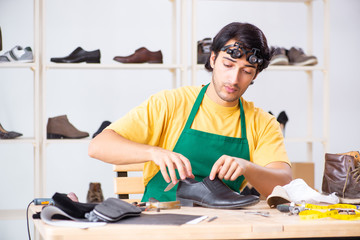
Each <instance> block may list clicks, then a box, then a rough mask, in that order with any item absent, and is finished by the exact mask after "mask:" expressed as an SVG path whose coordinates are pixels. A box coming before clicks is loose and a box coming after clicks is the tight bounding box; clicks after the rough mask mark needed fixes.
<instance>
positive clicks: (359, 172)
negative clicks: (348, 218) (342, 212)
mask: <svg viewBox="0 0 360 240" xmlns="http://www.w3.org/2000/svg"><path fill="white" fill-rule="evenodd" d="M350 161H351V160H349V162H350ZM350 168H351V166H350V164H349V167H348V169H347V171H346V180H345V184H344V187H343V196H342V197H343V198H345V191H346V186H347V182H348V180H349V175H350V174H354V175H353V178H354V179H355V181H356V183H358V182H359V180H360V161H357V162H356V166H355V168H354V169H353V170H351V171H350Z"/></svg>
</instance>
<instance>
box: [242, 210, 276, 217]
mask: <svg viewBox="0 0 360 240" xmlns="http://www.w3.org/2000/svg"><path fill="white" fill-rule="evenodd" d="M245 213H246V214H255V215H260V216H263V217H270V213H269V212H262V211H255V212H252V211H248V212H245Z"/></svg>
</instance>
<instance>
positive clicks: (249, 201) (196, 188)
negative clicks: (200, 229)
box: [176, 177, 259, 209]
mask: <svg viewBox="0 0 360 240" xmlns="http://www.w3.org/2000/svg"><path fill="white" fill-rule="evenodd" d="M176 199H177V200H178V201H180V204H181V205H182V206H194V205H200V206H203V207H208V208H223V209H233V208H242V207H246V206H251V205H254V204H256V203H258V202H259V197H258V196H254V195H246V196H245V195H241V194H239V193H237V192H234V191H233V190H231V189H230V188H229V187H228V186H226V185H225V183H223V182H222V181H221V180H220V179H219V178H218V177H216V178H215V179H214V180H210V178H209V177H206V178H204V179H203V181H202V182H198V181H196V180H194V179H190V178H187V179H185V180H182V181H179V186H178V188H177V191H176Z"/></svg>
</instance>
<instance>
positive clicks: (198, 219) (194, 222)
mask: <svg viewBox="0 0 360 240" xmlns="http://www.w3.org/2000/svg"><path fill="white" fill-rule="evenodd" d="M207 218H208V216H201V217H198V218H195V219H194V220H191V221H188V222H186V223H185V224H198V223H199V222H201V221H203V220H205V219H207Z"/></svg>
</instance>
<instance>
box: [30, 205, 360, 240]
mask: <svg viewBox="0 0 360 240" xmlns="http://www.w3.org/2000/svg"><path fill="white" fill-rule="evenodd" d="M41 207H42V206H35V205H31V206H30V210H31V211H30V216H29V217H30V218H31V215H32V214H31V213H35V212H38V211H40V209H41ZM256 211H261V212H269V216H268V217H266V216H261V215H256V214H253V213H249V212H256ZM160 213H176V214H190V215H206V216H208V218H207V219H205V220H204V221H202V222H200V223H198V224H194V225H190V224H183V225H180V226H176V225H135V224H106V225H105V226H100V227H92V228H87V229H78V228H70V227H56V226H51V225H48V224H45V223H44V222H43V221H41V220H39V219H33V220H32V221H33V222H34V226H35V229H36V230H37V231H38V232H39V233H40V235H41V236H42V237H43V238H44V239H45V240H79V239H81V240H86V239H89V240H90V239H93V240H95V239H96V240H98V239H101V240H107V239H109V240H112V239H141V240H145V239H264V238H265V239H271V238H275V239H277V238H309V237H355V236H360V220H356V221H345V220H336V219H332V218H322V219H316V220H300V218H299V216H297V215H291V216H290V215H289V214H288V213H282V212H279V211H278V210H277V209H270V208H269V206H268V205H267V204H266V202H265V201H261V202H260V203H259V204H257V205H255V206H251V207H247V208H243V209H238V210H224V209H210V208H203V207H181V209H172V210H161V212H160ZM146 214H158V213H157V212H156V211H148V212H146ZM215 216H216V217H217V218H216V219H215V220H213V221H210V222H209V221H208V220H209V219H210V218H212V217H215Z"/></svg>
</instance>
